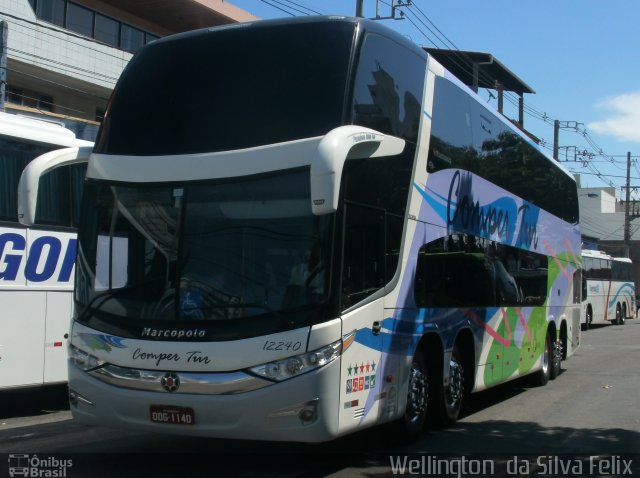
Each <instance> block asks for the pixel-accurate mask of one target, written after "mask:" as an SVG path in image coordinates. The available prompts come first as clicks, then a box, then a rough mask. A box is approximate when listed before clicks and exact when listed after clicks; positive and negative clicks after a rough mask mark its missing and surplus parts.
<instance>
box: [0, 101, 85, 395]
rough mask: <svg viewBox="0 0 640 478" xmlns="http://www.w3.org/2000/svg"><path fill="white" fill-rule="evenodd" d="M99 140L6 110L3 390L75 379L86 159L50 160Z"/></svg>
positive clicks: (0, 217) (0, 117)
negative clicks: (29, 174)
mask: <svg viewBox="0 0 640 478" xmlns="http://www.w3.org/2000/svg"><path fill="white" fill-rule="evenodd" d="M91 146H92V143H90V142H88V141H83V140H79V139H77V138H76V136H75V134H74V133H73V132H72V131H70V130H69V129H67V128H65V127H64V126H63V125H62V124H58V123H52V122H48V121H44V120H39V119H34V118H29V117H25V116H20V115H16V114H10V113H4V112H0V184H1V187H0V307H2V314H1V316H0V390H5V389H15V388H19V387H26V386H38V385H44V384H53V383H63V382H66V380H67V334H68V332H69V324H70V320H71V313H72V312H71V311H72V307H73V273H74V262H75V256H76V227H77V223H78V217H79V214H80V192H81V190H82V187H83V182H84V174H85V170H86V164H84V165H82V164H72V163H70V162H66V163H64V164H63V163H61V165H60V167H59V168H57V169H55V170H50V168H49V167H48V164H49V158H50V157H51V156H52V155H55V154H58V153H57V152H54V150H58V149H59V148H65V149H64V150H63V153H64V154H66V156H67V157H69V156H70V155H73V156H77V154H78V151H84V154H85V157H88V153H89V151H90V149H91ZM41 155H42V156H41ZM36 158H37V159H36ZM28 166H29V167H31V170H32V171H35V172H34V177H36V176H37V178H38V182H36V183H35V184H34V191H32V192H34V193H39V194H37V198H38V199H37V201H35V200H34V201H33V202H32V203H31V204H29V206H30V211H31V226H30V227H24V226H23V225H22V224H20V222H19V213H18V193H19V191H18V183H19V179H20V176H21V174H22V173H23V171H24V170H25V168H27V167H28ZM35 190H37V191H35ZM25 195H26V196H27V191H25ZM33 197H35V196H33ZM20 215H21V216H22V214H20ZM20 219H22V217H21V218H20Z"/></svg>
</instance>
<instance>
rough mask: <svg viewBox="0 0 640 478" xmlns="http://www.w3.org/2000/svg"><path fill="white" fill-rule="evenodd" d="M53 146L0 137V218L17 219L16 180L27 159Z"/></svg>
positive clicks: (6, 219) (49, 149) (29, 159)
mask: <svg viewBox="0 0 640 478" xmlns="http://www.w3.org/2000/svg"><path fill="white" fill-rule="evenodd" d="M52 149H54V148H51V147H47V146H42V145H37V144H30V143H22V142H18V141H15V140H13V139H10V138H3V137H0V220H3V221H16V222H17V220H18V204H17V194H18V180H19V179H20V174H22V170H23V169H24V167H25V166H26V165H27V163H28V162H29V161H31V160H32V159H34V158H36V157H38V156H40V155H41V154H44V153H46V152H47V151H51V150H52Z"/></svg>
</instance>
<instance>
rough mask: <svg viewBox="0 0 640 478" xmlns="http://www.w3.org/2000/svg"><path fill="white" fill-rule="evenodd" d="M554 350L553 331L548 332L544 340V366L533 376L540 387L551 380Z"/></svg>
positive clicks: (534, 381)
mask: <svg viewBox="0 0 640 478" xmlns="http://www.w3.org/2000/svg"><path fill="white" fill-rule="evenodd" d="M552 350H553V346H552V339H551V333H550V332H547V335H546V337H545V340H544V352H542V367H541V368H540V370H538V372H536V374H535V375H534V376H533V377H532V378H533V383H534V385H537V386H539V387H543V386H545V385H546V384H547V383H548V382H549V378H550V376H551V361H552V358H551V353H552Z"/></svg>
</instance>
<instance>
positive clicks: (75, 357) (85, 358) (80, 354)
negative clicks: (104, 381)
mask: <svg viewBox="0 0 640 478" xmlns="http://www.w3.org/2000/svg"><path fill="white" fill-rule="evenodd" d="M69 358H70V359H71V361H72V362H73V364H74V365H75V366H76V367H78V368H79V369H81V370H83V371H84V372H88V371H90V370H93V369H96V368H99V367H102V366H103V365H104V364H105V363H106V362H105V361H103V360H100V359H99V358H98V357H95V356H93V355H91V354H88V353H87V352H85V351H84V350H80V349H79V348H78V347H76V346H74V345H71V344H69Z"/></svg>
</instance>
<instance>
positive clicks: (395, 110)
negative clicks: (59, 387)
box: [69, 17, 581, 442]
mask: <svg viewBox="0 0 640 478" xmlns="http://www.w3.org/2000/svg"><path fill="white" fill-rule="evenodd" d="M83 198H84V199H83V208H82V212H81V220H80V227H79V231H78V259H77V271H76V288H75V311H74V320H73V324H72V328H71V332H70V334H71V337H70V347H69V350H70V360H69V387H70V390H69V394H70V401H71V404H72V407H71V409H72V413H73V416H74V418H75V419H76V420H78V421H79V422H82V423H88V424H100V425H106V426H116V427H126V428H131V429H137V430H148V431H156V432H168V433H180V434H191V435H203V436H214V437H227V438H252V439H267V440H295V441H306V442H318V441H324V440H330V439H332V438H335V437H337V436H341V435H344V434H347V433H350V432H353V431H356V430H359V429H362V428H365V427H369V426H373V425H376V424H381V423H386V422H394V423H395V425H396V427H397V429H398V430H403V431H404V432H406V433H408V434H417V433H418V432H419V431H420V430H421V429H422V427H423V425H424V424H425V422H427V421H428V420H431V419H434V420H441V421H444V422H451V421H454V420H455V419H456V418H457V417H458V415H459V413H460V409H461V406H462V404H463V402H464V400H465V396H466V395H467V394H468V393H471V392H475V391H479V390H483V389H486V388H488V387H492V386H494V385H497V384H499V383H503V382H506V381H508V380H511V379H514V378H516V377H521V376H525V375H531V376H532V378H533V379H535V381H536V382H538V383H540V384H545V383H546V382H547V381H548V380H549V378H555V377H556V376H557V375H558V373H559V372H560V365H561V363H560V362H561V360H562V359H563V358H566V357H568V356H569V355H571V354H572V353H573V351H574V350H575V349H576V347H577V346H578V343H579V338H580V292H581V287H580V271H579V256H580V231H579V227H578V201H577V194H576V185H575V182H574V180H573V179H572V177H571V175H569V174H568V173H567V172H566V171H564V170H563V169H562V168H561V167H560V165H559V164H558V163H556V162H554V161H552V160H550V159H549V158H548V157H546V156H545V155H544V154H543V153H541V152H540V150H539V149H538V148H537V147H536V146H535V145H534V143H532V142H531V141H530V140H529V139H527V138H526V137H525V136H523V135H522V134H521V133H520V132H519V131H518V130H517V129H516V128H514V127H513V126H512V125H511V124H510V122H508V121H505V120H504V119H503V118H502V117H500V116H499V115H497V114H496V113H495V112H494V111H491V110H490V109H488V108H487V107H486V106H485V105H484V104H483V102H482V101H481V100H479V99H478V97H477V96H476V95H474V94H473V93H471V92H470V90H469V89H468V88H466V87H465V86H463V85H462V84H460V83H459V82H458V81H457V80H456V78H455V77H453V76H452V75H451V74H450V73H448V72H447V71H445V70H444V69H443V68H442V66H441V65H439V64H438V63H437V62H436V61H434V60H433V59H432V58H430V57H429V56H428V55H427V53H426V52H425V51H424V50H423V49H421V48H420V47H418V46H416V45H414V44H413V43H411V42H410V41H408V40H407V39H406V38H404V37H402V36H401V35H398V34H397V33H394V32H393V31H391V30H389V29H387V28H385V27H384V26H382V25H380V24H379V23H376V22H371V21H367V20H362V19H353V18H343V17H319V18H304V19H299V18H296V19H289V20H277V21H260V22H255V23H248V24H239V25H233V26H225V27H222V28H212V29H206V30H201V31H196V32H190V33H185V34H180V35H176V36H173V37H167V38H164V39H161V40H158V41H156V42H153V43H152V44H150V45H147V46H145V47H144V48H143V49H142V50H141V51H140V52H139V53H138V54H137V55H136V56H135V57H134V58H133V60H132V61H131V62H130V63H129V65H128V66H127V68H126V70H125V71H124V72H123V74H122V77H121V78H120V80H119V82H118V85H117V86H116V89H115V90H114V93H113V96H112V98H111V100H110V103H109V106H108V111H107V113H106V116H105V120H104V122H103V124H102V127H101V130H100V132H99V134H98V139H97V141H96V146H95V150H94V152H93V153H92V154H91V158H90V161H89V165H88V169H87V180H86V183H85V190H84V196H83ZM516 399H517V398H516ZM543 406H544V405H543ZM546 406H552V403H551V402H549V403H548V404H546Z"/></svg>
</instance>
